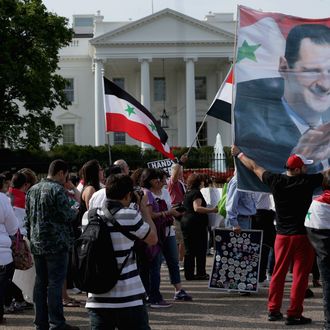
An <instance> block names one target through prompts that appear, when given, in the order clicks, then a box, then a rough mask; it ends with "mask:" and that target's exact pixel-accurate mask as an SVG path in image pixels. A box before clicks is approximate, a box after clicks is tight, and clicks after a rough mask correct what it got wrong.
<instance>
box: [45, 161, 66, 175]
mask: <svg viewBox="0 0 330 330" xmlns="http://www.w3.org/2000/svg"><path fill="white" fill-rule="evenodd" d="M60 171H63V173H67V172H68V171H69V166H68V164H67V163H66V162H65V161H64V160H62V159H55V160H53V161H52V162H51V163H50V165H49V168H48V175H50V176H55V175H56V174H57V173H58V172H60Z"/></svg>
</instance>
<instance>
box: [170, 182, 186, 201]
mask: <svg viewBox="0 0 330 330" xmlns="http://www.w3.org/2000/svg"><path fill="white" fill-rule="evenodd" d="M167 189H168V192H169V194H170V196H171V203H172V205H175V204H179V203H182V202H183V200H184V194H185V188H184V184H183V183H182V182H181V181H180V180H178V181H177V182H173V181H172V179H171V178H170V179H169V181H168V183H167Z"/></svg>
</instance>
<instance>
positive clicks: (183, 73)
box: [53, 9, 235, 146]
mask: <svg viewBox="0 0 330 330" xmlns="http://www.w3.org/2000/svg"><path fill="white" fill-rule="evenodd" d="M73 29H74V31H75V37H74V39H73V40H72V42H71V44H70V45H69V46H68V47H65V48H63V49H61V50H60V62H59V67H60V74H61V75H62V76H63V77H65V78H66V79H67V80H68V85H67V88H66V93H67V95H68V98H69V99H70V100H71V101H72V105H71V106H70V107H69V109H68V111H67V110H63V109H60V108H58V109H56V110H55V111H54V113H53V119H54V120H55V122H56V124H58V125H62V126H63V143H64V144H68V143H75V144H80V145H103V144H105V143H107V142H108V139H109V141H110V144H140V142H139V141H136V140H134V139H132V138H130V137H129V136H128V135H126V134H125V133H110V134H109V135H108V136H107V135H106V134H105V133H104V131H105V130H104V113H103V111H104V110H103V90H102V76H103V75H104V76H105V77H107V78H108V79H111V80H112V81H114V82H115V83H116V84H118V85H119V86H120V87H122V88H124V89H125V90H126V91H127V92H128V93H130V94H131V95H133V96H134V97H135V98H136V99H138V100H139V101H140V102H141V103H142V104H143V105H144V106H145V107H146V108H147V109H149V110H150V111H151V112H152V113H153V115H154V116H155V117H156V118H158V119H160V118H161V116H162V114H164V109H165V114H166V115H168V125H167V126H168V127H166V128H165V130H166V132H167V134H168V136H169V140H168V143H169V145H170V146H190V145H191V144H192V143H193V141H194V138H195V136H196V129H197V128H198V125H200V123H201V121H202V119H203V118H204V116H205V113H206V112H207V109H208V108H209V106H210V104H211V103H212V101H213V99H214V97H215V95H216V92H217V90H218V89H219V86H220V85H221V83H222V81H223V79H224V78H225V76H226V74H227V72H228V69H229V66H230V63H231V61H232V57H233V52H234V39H235V37H234V30H235V22H234V20H233V14H226V13H225V14H219V13H214V14H213V13H210V14H208V15H207V16H206V17H205V20H203V21H201V20H197V19H195V18H192V17H189V16H186V15H184V14H181V13H179V12H176V11H174V10H171V9H164V10H162V11H159V12H157V13H154V14H152V15H149V16H146V17H144V18H142V19H139V20H137V21H127V22H105V21H104V20H103V16H101V15H100V13H99V12H98V13H97V15H75V16H74V17H73ZM217 133H220V134H221V136H222V141H223V144H224V145H230V144H231V126H230V125H229V124H227V123H225V122H222V121H220V120H217V119H215V118H213V117H208V118H207V120H206V123H205V125H204V126H203V128H202V130H201V132H200V134H199V137H198V140H197V144H198V145H214V143H215V140H216V135H217Z"/></svg>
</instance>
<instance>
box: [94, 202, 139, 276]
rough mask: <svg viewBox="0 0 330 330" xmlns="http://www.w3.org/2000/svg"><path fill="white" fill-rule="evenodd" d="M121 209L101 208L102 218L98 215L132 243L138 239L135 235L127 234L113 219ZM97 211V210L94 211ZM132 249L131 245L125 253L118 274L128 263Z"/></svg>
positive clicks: (127, 231)
mask: <svg viewBox="0 0 330 330" xmlns="http://www.w3.org/2000/svg"><path fill="white" fill-rule="evenodd" d="M120 209H121V207H119V206H117V207H114V208H112V209H111V210H110V211H109V210H108V209H107V208H106V207H102V209H101V210H102V211H103V213H104V216H102V215H99V216H100V217H101V218H102V220H103V221H104V222H108V221H109V222H110V223H111V224H112V225H113V226H114V227H115V228H116V229H117V230H118V231H120V232H121V233H122V234H123V235H124V236H126V237H127V238H128V239H130V240H132V241H136V240H137V239H139V238H138V237H136V236H135V235H133V234H131V233H130V232H129V230H127V229H126V228H125V227H123V226H121V225H120V224H119V223H118V222H117V220H116V218H115V217H114V215H115V214H116V213H117V212H118V211H119V210H120ZM96 211H97V209H96ZM133 249H134V245H132V247H131V248H130V249H129V251H128V252H127V254H126V257H125V259H124V261H123V263H122V264H121V267H120V269H119V274H121V272H122V271H123V269H124V267H125V265H126V263H127V261H128V258H129V256H130V254H131V252H132V251H133Z"/></svg>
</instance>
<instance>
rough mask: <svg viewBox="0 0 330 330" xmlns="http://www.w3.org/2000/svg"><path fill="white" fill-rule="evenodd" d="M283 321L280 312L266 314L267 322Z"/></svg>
mask: <svg viewBox="0 0 330 330" xmlns="http://www.w3.org/2000/svg"><path fill="white" fill-rule="evenodd" d="M280 320H283V314H282V313H281V312H269V313H268V321H270V322H273V321H280Z"/></svg>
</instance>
